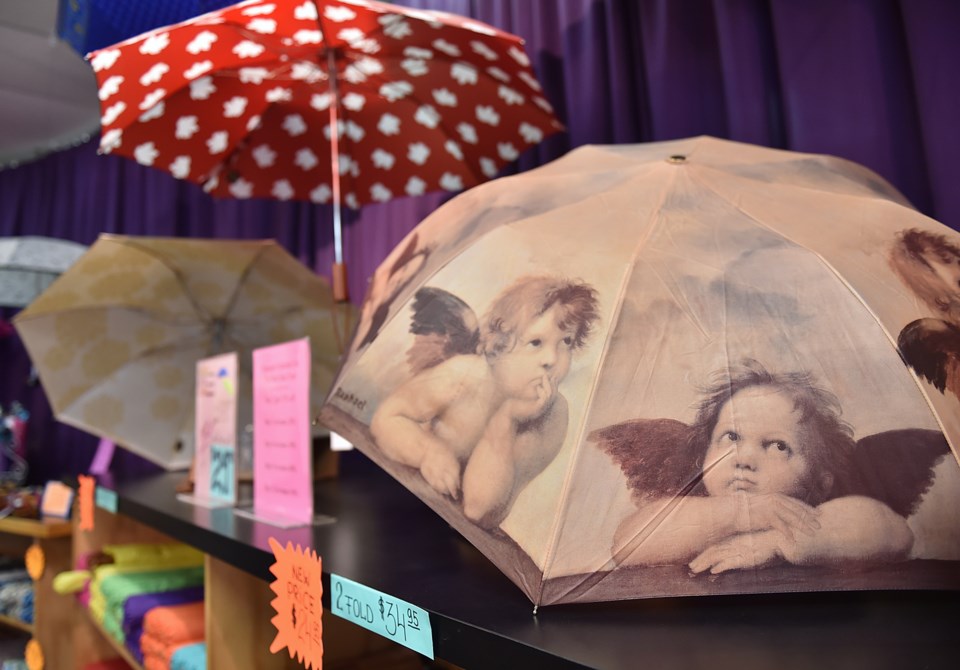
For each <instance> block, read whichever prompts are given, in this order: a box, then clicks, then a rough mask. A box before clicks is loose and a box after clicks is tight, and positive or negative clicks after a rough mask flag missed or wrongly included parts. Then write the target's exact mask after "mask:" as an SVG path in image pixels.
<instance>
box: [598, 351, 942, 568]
mask: <svg viewBox="0 0 960 670" xmlns="http://www.w3.org/2000/svg"><path fill="white" fill-rule="evenodd" d="M891 433H893V435H889V436H886V437H889V438H890V439H889V440H884V443H886V444H894V445H895V446H894V447H889V446H887V447H884V446H882V445H881V446H880V447H878V440H877V439H876V436H871V438H865V440H861V442H860V443H857V442H856V441H854V439H853V431H852V429H851V428H850V426H848V425H847V424H846V423H845V422H844V421H843V420H842V419H841V409H840V405H839V402H838V401H837V399H836V397H834V396H833V395H832V394H830V393H828V392H827V391H825V390H823V389H820V388H818V387H817V386H816V385H814V384H813V382H812V379H811V377H810V376H809V375H807V374H804V373H786V374H773V373H770V372H768V371H767V370H765V369H764V368H763V367H762V366H761V365H760V364H759V363H756V362H755V361H746V362H745V363H744V364H743V365H742V366H739V367H736V368H734V369H731V370H729V371H728V372H724V373H720V374H717V375H715V383H714V384H712V385H711V386H710V387H708V388H707V389H706V391H705V396H704V398H703V400H702V402H701V404H700V406H699V411H698V414H697V416H696V419H695V421H694V423H693V425H692V426H688V425H687V424H684V423H682V422H679V421H674V420H671V419H656V420H636V421H628V422H625V423H621V424H616V425H613V426H608V427H607V428H603V429H600V430H597V431H594V432H593V433H592V434H591V436H590V439H591V440H593V441H595V442H598V443H599V444H600V445H601V446H602V447H603V448H604V449H605V450H606V451H607V452H608V453H609V454H610V455H611V456H613V458H614V459H615V460H616V461H617V462H618V463H619V464H620V466H621V468H622V469H623V471H624V473H625V474H626V475H627V479H628V483H629V485H630V487H631V490H632V493H633V498H634V502H635V504H636V506H637V509H636V511H634V512H633V513H631V514H630V515H629V516H628V517H627V518H626V519H624V521H623V522H622V523H621V524H620V526H619V528H618V529H617V532H616V533H615V537H614V542H613V548H612V549H613V556H614V560H615V561H616V562H617V563H620V564H624V565H669V564H676V563H686V564H688V566H689V567H690V569H691V570H692V571H693V572H694V573H700V572H706V571H709V572H711V573H720V572H724V571H727V570H733V569H743V568H752V567H760V566H765V565H769V564H774V563H778V562H787V563H791V564H795V565H823V564H831V563H840V562H844V561H897V560H902V559H904V558H906V557H907V555H908V553H909V551H910V549H911V547H912V545H913V533H912V531H911V530H910V529H909V527H908V526H907V523H906V519H905V517H906V516H907V515H908V514H909V513H910V511H911V510H912V509H913V508H914V507H915V506H916V505H917V504H918V498H919V496H920V495H921V494H922V493H923V492H924V491H926V489H927V488H928V487H929V486H930V484H931V479H932V471H931V466H932V465H933V462H934V461H936V460H937V459H938V458H939V457H941V456H943V455H944V454H946V453H948V450H949V447H948V446H947V444H946V441H945V440H944V439H943V436H942V435H940V434H938V433H934V432H933V431H920V430H904V431H891ZM870 451H873V453H872V454H871V453H869V452H870ZM878 451H879V452H880V456H878V454H877V452H878ZM883 455H886V456H888V457H890V456H893V457H894V458H891V460H890V462H889V463H886V464H885V463H879V464H878V463H877V462H876V460H879V459H880V458H881V457H882V456H883ZM896 456H899V457H900V458H899V459H898V458H896ZM905 456H907V457H908V458H909V460H908V458H904V457H905ZM871 458H873V459H876V460H874V461H871ZM904 462H907V464H908V465H907V467H904V465H903V464H904ZM887 481H892V482H893V484H892V486H893V487H895V488H896V493H895V494H894V495H887V493H888V489H889V488H890V486H888V484H887V483H886V482H887ZM874 494H875V495H874ZM884 496H886V500H885V501H882V500H881V498H884ZM887 503H889V504H887Z"/></svg>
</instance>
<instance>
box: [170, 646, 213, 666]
mask: <svg viewBox="0 0 960 670" xmlns="http://www.w3.org/2000/svg"><path fill="white" fill-rule="evenodd" d="M206 668H207V645H206V643H204V642H197V643H196V644H185V645H183V646H182V647H178V648H177V650H176V651H174V652H173V656H171V657H170V670H206Z"/></svg>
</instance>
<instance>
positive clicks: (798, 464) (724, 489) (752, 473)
mask: <svg viewBox="0 0 960 670" xmlns="http://www.w3.org/2000/svg"><path fill="white" fill-rule="evenodd" d="M798 419H799V415H798V413H797V411H796V410H795V409H794V407H793V401H792V400H791V399H790V398H789V397H788V396H786V395H785V394H783V393H782V392H780V391H779V390H777V389H776V388H772V387H768V386H754V387H750V388H746V389H743V390H742V391H738V392H737V393H735V394H734V396H733V397H732V398H730V400H729V401H728V402H727V404H726V405H724V407H723V409H722V410H721V411H720V415H719V417H718V420H717V425H716V427H715V428H714V430H713V435H712V436H711V438H710V446H709V447H708V448H707V453H706V457H705V460H704V465H703V470H704V476H703V483H704V486H705V487H706V489H707V493H709V494H710V495H730V494H733V493H753V494H761V493H782V494H784V495H789V496H793V497H800V498H802V497H803V494H804V492H805V491H807V490H808V484H809V481H810V476H811V464H810V460H809V455H808V454H807V450H806V446H805V444H804V439H803V437H804V431H803V428H802V427H801V426H800V424H799V422H798Z"/></svg>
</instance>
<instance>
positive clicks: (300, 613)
mask: <svg viewBox="0 0 960 670" xmlns="http://www.w3.org/2000/svg"><path fill="white" fill-rule="evenodd" d="M267 542H268V543H269V544H270V548H271V549H272V550H273V556H274V558H275V559H276V562H275V563H274V564H273V565H271V566H270V572H272V573H273V575H274V577H276V579H275V580H274V581H273V582H272V583H271V584H270V588H271V589H272V590H273V592H274V593H275V594H276V595H277V597H276V598H274V599H273V601H272V602H271V603H270V604H271V605H273V609H274V610H276V612H277V613H276V615H275V616H274V617H273V618H272V619H271V620H270V622H271V623H272V624H273V625H274V627H275V628H276V629H277V636H276V637H275V638H274V639H273V642H271V643H270V653H272V654H276V653H277V652H278V651H280V650H281V649H283V648H284V647H286V649H287V652H288V653H289V654H290V658H293V657H294V655H296V657H297V660H298V661H299V662H300V663H303V665H304V666H306V667H307V669H308V670H310V668H316V669H317V670H321V668H323V619H322V617H323V605H322V604H321V603H320V598H321V596H323V584H322V582H321V581H320V578H321V576H322V569H321V564H320V557H319V556H318V555H317V552H315V551H313V550H311V549H310V548H309V547H307V548H306V549H302V550H301V549H300V545H297V548H296V549H294V548H293V545H292V544H291V543H290V542H287V546H286V547H284V546H282V545H281V544H280V543H279V542H277V541H276V540H275V539H273V538H272V537H271V538H268V540H267Z"/></svg>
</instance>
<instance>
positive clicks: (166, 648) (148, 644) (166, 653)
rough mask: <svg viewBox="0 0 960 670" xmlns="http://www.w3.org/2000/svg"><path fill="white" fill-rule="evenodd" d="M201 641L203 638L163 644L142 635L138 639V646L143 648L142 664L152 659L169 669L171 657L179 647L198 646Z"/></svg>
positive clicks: (151, 637)
mask: <svg viewBox="0 0 960 670" xmlns="http://www.w3.org/2000/svg"><path fill="white" fill-rule="evenodd" d="M203 641H204V640H203V638H198V639H194V640H186V641H184V642H178V643H176V644H164V643H163V642H162V641H160V640H158V639H157V638H155V637H153V636H151V635H149V634H147V633H144V634H143V637H141V638H140V646H141V647H142V648H143V662H144V663H146V662H147V659H148V658H152V659H154V660H159V661H160V662H162V663H163V664H164V665H165V666H167V667H169V665H170V664H171V663H172V662H173V655H174V654H175V653H176V652H177V651H178V650H179V649H180V648H181V647H184V646H187V645H193V644H200V643H202V642H203Z"/></svg>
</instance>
